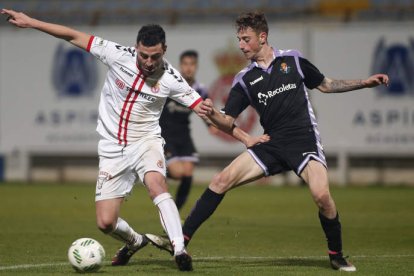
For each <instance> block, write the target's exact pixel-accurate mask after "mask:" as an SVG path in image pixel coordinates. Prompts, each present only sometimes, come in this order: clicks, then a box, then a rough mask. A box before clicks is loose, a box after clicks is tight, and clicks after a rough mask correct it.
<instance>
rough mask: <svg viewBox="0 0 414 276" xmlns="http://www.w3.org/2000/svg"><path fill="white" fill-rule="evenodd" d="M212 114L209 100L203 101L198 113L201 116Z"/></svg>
mask: <svg viewBox="0 0 414 276" xmlns="http://www.w3.org/2000/svg"><path fill="white" fill-rule="evenodd" d="M213 112H214V109H213V102H212V101H211V100H210V99H208V98H207V99H205V100H204V101H203V102H202V103H201V106H200V113H201V115H202V116H209V115H212V114H213Z"/></svg>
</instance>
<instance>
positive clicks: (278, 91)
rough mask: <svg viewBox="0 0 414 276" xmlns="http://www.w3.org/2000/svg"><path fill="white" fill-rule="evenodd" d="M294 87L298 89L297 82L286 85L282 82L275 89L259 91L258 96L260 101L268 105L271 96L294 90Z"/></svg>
mask: <svg viewBox="0 0 414 276" xmlns="http://www.w3.org/2000/svg"><path fill="white" fill-rule="evenodd" d="M292 89H296V84H295V83H288V84H286V85H285V84H282V86H281V87H279V88H276V89H275V90H273V91H271V90H270V91H267V92H265V93H262V92H259V93H257V97H258V99H259V103H262V104H264V105H267V100H268V99H269V98H273V97H274V96H276V95H278V94H281V93H283V92H285V91H289V90H292Z"/></svg>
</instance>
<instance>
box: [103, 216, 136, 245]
mask: <svg viewBox="0 0 414 276" xmlns="http://www.w3.org/2000/svg"><path fill="white" fill-rule="evenodd" d="M109 235H110V236H111V237H113V238H115V239H117V240H120V241H122V242H124V243H126V244H127V246H128V247H130V248H131V247H135V246H139V245H141V243H142V235H140V234H138V233H137V232H135V231H134V229H132V228H131V226H129V224H128V223H127V222H126V221H125V220H123V219H121V218H118V222H117V223H116V227H115V229H114V231H112V232H111V233H109Z"/></svg>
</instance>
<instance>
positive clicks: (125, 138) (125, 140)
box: [124, 77, 145, 145]
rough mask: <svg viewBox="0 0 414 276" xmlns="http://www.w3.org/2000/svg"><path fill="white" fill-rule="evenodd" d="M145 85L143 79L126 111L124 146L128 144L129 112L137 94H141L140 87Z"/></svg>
mask: <svg viewBox="0 0 414 276" xmlns="http://www.w3.org/2000/svg"><path fill="white" fill-rule="evenodd" d="M144 83H145V77H144V78H143V79H142V81H141V83H140V85H139V86H138V90H137V92H135V95H134V98H133V99H132V102H131V104H130V105H129V109H128V113H127V117H126V119H125V127H124V128H125V131H124V142H125V145H126V144H127V143H128V141H127V132H128V123H129V117H130V116H131V112H132V107H133V106H134V103H135V101H136V100H137V98H138V95H139V92H141V89H142V86H144Z"/></svg>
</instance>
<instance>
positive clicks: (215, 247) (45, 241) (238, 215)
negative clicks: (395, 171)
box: [0, 183, 414, 275]
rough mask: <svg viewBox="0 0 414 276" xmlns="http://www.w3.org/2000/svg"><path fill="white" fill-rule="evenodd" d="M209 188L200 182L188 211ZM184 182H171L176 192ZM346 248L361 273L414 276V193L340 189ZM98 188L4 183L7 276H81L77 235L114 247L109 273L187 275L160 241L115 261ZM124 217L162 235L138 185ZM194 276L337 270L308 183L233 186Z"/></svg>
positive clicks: (0, 237) (194, 249)
mask: <svg viewBox="0 0 414 276" xmlns="http://www.w3.org/2000/svg"><path fill="white" fill-rule="evenodd" d="M204 189H205V186H195V187H194V188H193V190H192V194H191V198H190V200H189V204H187V206H185V209H184V210H183V211H182V216H183V217H185V216H186V215H187V214H188V212H189V211H190V208H191V205H192V204H193V203H194V201H195V200H196V199H197V198H198V197H199V196H200V194H201V193H202V192H203V190H204ZM174 190H175V187H174V186H172V187H171V192H172V193H173V192H174ZM332 194H333V196H334V198H335V200H336V203H337V206H338V209H339V211H340V216H341V221H342V225H343V239H344V251H345V254H346V255H349V256H350V260H351V261H352V262H353V263H354V264H355V265H356V267H357V270H358V271H357V272H356V273H357V274H358V275H413V274H414V189H413V188H402V187H365V188H361V187H358V188H356V187H348V188H333V189H332ZM94 212H95V211H94V187H93V186H92V185H79V184H78V185H64V184H62V185H59V184H54V185H52V184H33V185H27V184H11V183H10V184H0V275H68V274H69V275H71V274H72V275H75V272H74V271H73V270H72V268H71V267H70V265H69V264H68V263H67V257H66V254H67V250H68V248H69V246H70V244H71V243H72V241H74V240H75V239H77V238H81V237H91V238H94V239H97V240H98V241H99V242H101V244H102V245H103V246H104V248H105V250H106V255H107V257H106V262H105V266H104V267H103V268H102V269H101V270H100V271H99V274H102V275H137V274H139V275H166V274H168V275H179V274H182V273H180V272H179V271H177V269H176V266H175V264H174V262H173V259H172V257H170V256H169V255H168V254H167V253H165V252H163V251H160V250H158V249H156V248H153V247H150V246H148V247H146V248H144V249H143V250H142V251H140V252H138V253H137V254H136V255H135V256H134V257H133V258H132V259H131V262H130V264H129V265H128V266H125V267H111V266H110V265H109V261H110V258H111V257H112V255H113V254H114V253H115V251H116V250H117V249H118V248H119V247H120V244H119V242H117V241H115V240H112V239H111V238H110V237H107V236H105V235H104V234H102V233H100V232H99V231H98V230H97V228H96V227H95V213H94ZM121 216H122V217H123V218H125V219H126V220H127V221H128V222H129V223H130V224H131V225H132V226H133V227H134V228H135V229H136V230H137V231H138V232H150V233H161V226H160V224H159V220H158V213H157V210H156V208H155V207H154V206H153V204H152V202H151V200H150V199H149V198H148V196H147V193H146V191H145V189H144V188H143V187H142V186H140V185H137V186H136V187H135V190H134V194H133V195H132V196H131V197H130V198H129V199H128V201H127V202H125V204H124V206H123V209H122V212H121ZM189 251H190V253H191V255H192V256H193V258H194V264H193V265H194V269H195V270H194V272H192V273H191V274H192V275H335V274H337V273H339V272H336V271H333V270H331V269H330V267H329V263H328V260H327V256H326V245H325V240H324V237H323V234H322V230H321V228H320V225H319V220H318V217H317V210H316V207H315V206H314V204H313V202H312V200H311V197H310V194H309V191H308V190H307V189H306V188H302V187H270V186H246V187H242V188H239V189H236V190H234V191H231V192H229V193H228V194H227V195H226V197H225V198H224V201H223V203H222V204H221V206H220V207H219V208H218V210H217V211H216V213H215V214H214V215H213V216H212V217H211V218H210V219H209V220H208V221H207V222H206V223H205V224H204V225H203V226H202V227H201V228H200V230H199V231H198V232H197V234H196V236H195V237H194V239H193V241H192V243H191V244H190V247H189Z"/></svg>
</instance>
